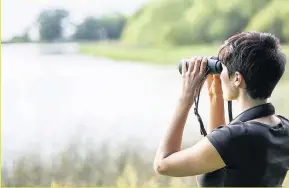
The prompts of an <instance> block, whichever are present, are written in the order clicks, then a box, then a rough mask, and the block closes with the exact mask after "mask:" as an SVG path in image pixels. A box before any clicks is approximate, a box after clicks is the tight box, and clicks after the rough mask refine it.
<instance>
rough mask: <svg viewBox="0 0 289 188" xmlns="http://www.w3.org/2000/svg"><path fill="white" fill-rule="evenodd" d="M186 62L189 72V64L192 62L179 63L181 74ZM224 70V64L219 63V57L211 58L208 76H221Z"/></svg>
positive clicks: (208, 64)
mask: <svg viewBox="0 0 289 188" xmlns="http://www.w3.org/2000/svg"><path fill="white" fill-rule="evenodd" d="M184 61H186V67H187V69H186V70H188V68H189V64H190V61H189V60H182V61H180V63H179V72H180V74H182V68H183V62H184ZM222 70H223V67H222V63H221V61H219V59H218V57H211V58H210V59H208V63H207V70H206V72H207V74H221V72H222Z"/></svg>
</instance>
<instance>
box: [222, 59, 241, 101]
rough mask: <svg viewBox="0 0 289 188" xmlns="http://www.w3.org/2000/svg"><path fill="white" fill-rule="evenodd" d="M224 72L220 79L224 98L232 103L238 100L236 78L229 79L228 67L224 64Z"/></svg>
mask: <svg viewBox="0 0 289 188" xmlns="http://www.w3.org/2000/svg"><path fill="white" fill-rule="evenodd" d="M222 67H223V70H222V72H221V74H220V79H221V83H222V90H223V98H224V100H227V101H231V100H234V99H236V98H237V96H238V90H237V88H236V87H235V85H234V78H233V77H231V79H230V78H229V74H228V69H227V67H226V66H225V65H224V64H222Z"/></svg>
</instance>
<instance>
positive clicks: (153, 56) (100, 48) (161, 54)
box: [80, 43, 218, 65]
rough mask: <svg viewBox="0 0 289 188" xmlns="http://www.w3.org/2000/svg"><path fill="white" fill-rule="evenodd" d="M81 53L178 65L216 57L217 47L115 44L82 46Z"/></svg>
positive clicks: (115, 58)
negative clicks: (195, 58) (193, 58)
mask: <svg viewBox="0 0 289 188" xmlns="http://www.w3.org/2000/svg"><path fill="white" fill-rule="evenodd" d="M80 51H81V53H83V54H87V55H92V56H99V57H107V58H110V59H114V60H128V61H136V62H145V63H153V64H163V65H171V64H176V63H178V62H179V61H180V59H182V58H188V57H191V56H194V55H208V56H209V55H216V54H217V52H218V46H217V45H212V46H208V45H198V46H185V47H162V48H148V47H135V46H124V45H121V44H117V43H113V44H106V43H94V44H81V45H80Z"/></svg>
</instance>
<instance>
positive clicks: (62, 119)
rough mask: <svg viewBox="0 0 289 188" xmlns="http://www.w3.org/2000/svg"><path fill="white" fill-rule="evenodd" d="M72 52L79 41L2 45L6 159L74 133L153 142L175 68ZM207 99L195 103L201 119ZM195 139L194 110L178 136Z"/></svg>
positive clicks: (165, 119) (164, 120)
mask: <svg viewBox="0 0 289 188" xmlns="http://www.w3.org/2000/svg"><path fill="white" fill-rule="evenodd" d="M77 50H78V46H77V44H65V45H57V44H56V45H55V44H54V45H44V44H42V45H37V44H25V45H4V46H3V48H2V99H3V103H2V138H3V144H2V148H3V152H4V155H3V157H4V160H8V158H9V159H11V158H10V157H11V156H12V153H13V152H16V151H21V150H37V151H39V152H40V151H41V152H44V151H48V152H50V151H55V150H58V149H59V148H61V147H62V146H63V145H64V144H66V143H67V141H69V139H71V138H74V136H77V137H82V138H85V139H93V140H94V141H95V142H97V143H101V142H102V141H105V140H107V139H108V140H110V141H111V142H115V143H118V142H119V141H121V140H127V139H131V138H136V139H139V140H141V141H143V142H144V143H145V144H146V145H147V146H149V147H156V146H157V145H158V141H159V139H160V138H161V136H162V135H163V132H164V131H165V129H166V127H167V126H168V123H169V121H170V119H171V116H172V113H173V112H174V107H175V104H176V102H177V99H178V96H179V93H180V87H181V77H180V75H179V74H178V72H177V67H174V66H173V67H172V66H168V67H163V66H152V65H145V64H140V63H131V62H116V61H111V60H108V59H103V58H93V57H88V56H84V55H80V54H78V53H77ZM203 95H204V94H203ZM205 96H206V94H205V95H204V96H202V97H201V101H200V108H201V109H200V114H201V116H202V118H203V119H204V120H205V117H206V111H207V98H206V97H205ZM205 122H206V120H205ZM200 137H201V135H200V134H199V124H198V123H197V121H196V118H195V116H194V115H193V113H192V115H190V116H189V119H188V125H187V127H186V131H185V137H184V139H185V140H190V141H191V142H194V141H195V140H198V139H199V138H200Z"/></svg>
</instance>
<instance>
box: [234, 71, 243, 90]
mask: <svg viewBox="0 0 289 188" xmlns="http://www.w3.org/2000/svg"><path fill="white" fill-rule="evenodd" d="M243 84H244V78H243V76H242V74H241V73H240V72H235V76H234V85H235V87H243Z"/></svg>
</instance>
